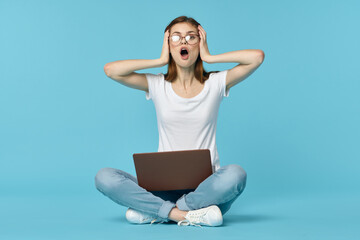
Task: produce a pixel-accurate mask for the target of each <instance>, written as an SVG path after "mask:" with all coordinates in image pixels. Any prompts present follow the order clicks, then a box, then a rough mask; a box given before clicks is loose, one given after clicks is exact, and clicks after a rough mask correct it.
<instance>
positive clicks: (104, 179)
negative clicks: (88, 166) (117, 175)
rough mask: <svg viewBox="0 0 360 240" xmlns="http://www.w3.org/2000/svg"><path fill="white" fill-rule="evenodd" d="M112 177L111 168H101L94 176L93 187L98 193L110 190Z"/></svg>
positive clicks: (112, 171) (112, 170)
mask: <svg viewBox="0 0 360 240" xmlns="http://www.w3.org/2000/svg"><path fill="white" fill-rule="evenodd" d="M113 175H114V169H113V168H101V169H100V170H99V171H98V172H97V174H96V175H95V187H96V188H97V189H98V190H100V191H104V190H105V189H108V188H110V187H111V185H112V182H113V181H112V176H113Z"/></svg>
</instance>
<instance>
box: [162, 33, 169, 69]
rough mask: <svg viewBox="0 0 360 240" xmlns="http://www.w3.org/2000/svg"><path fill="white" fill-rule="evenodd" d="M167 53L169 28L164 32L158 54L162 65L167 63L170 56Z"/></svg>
mask: <svg viewBox="0 0 360 240" xmlns="http://www.w3.org/2000/svg"><path fill="white" fill-rule="evenodd" d="M169 54H170V47H169V29H168V30H166V32H165V33H164V43H163V47H162V51H161V56H160V60H161V63H162V65H163V66H164V65H166V64H169V58H170V57H169Z"/></svg>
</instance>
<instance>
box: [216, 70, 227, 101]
mask: <svg viewBox="0 0 360 240" xmlns="http://www.w3.org/2000/svg"><path fill="white" fill-rule="evenodd" d="M228 71H229V70H228V69H227V70H223V71H220V72H217V73H216V81H217V83H218V86H219V88H220V95H221V98H223V97H229V93H230V88H229V89H228V90H226V76H227V73H228Z"/></svg>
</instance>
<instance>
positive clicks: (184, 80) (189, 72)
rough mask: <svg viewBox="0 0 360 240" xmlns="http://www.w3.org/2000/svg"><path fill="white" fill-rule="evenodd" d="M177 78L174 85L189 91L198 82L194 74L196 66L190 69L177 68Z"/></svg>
mask: <svg viewBox="0 0 360 240" xmlns="http://www.w3.org/2000/svg"><path fill="white" fill-rule="evenodd" d="M176 69H177V78H176V79H175V81H174V83H175V84H177V85H179V86H182V87H184V88H185V89H187V88H188V87H191V86H193V84H194V82H195V81H197V80H196V78H195V74H194V69H195V64H193V65H192V66H189V67H181V66H176Z"/></svg>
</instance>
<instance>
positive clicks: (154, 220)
mask: <svg viewBox="0 0 360 240" xmlns="http://www.w3.org/2000/svg"><path fill="white" fill-rule="evenodd" d="M156 220H158V219H157V218H155V219H153V220H152V221H151V223H150V225H152V224H153V223H154V222H156ZM163 222H165V220H162V221H161V222H158V223H157V224H160V223H163Z"/></svg>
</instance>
